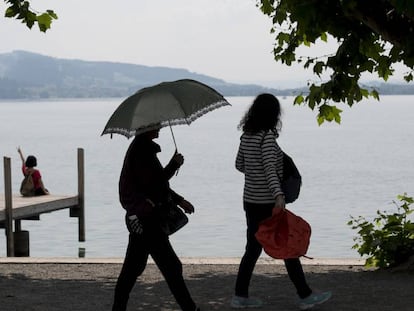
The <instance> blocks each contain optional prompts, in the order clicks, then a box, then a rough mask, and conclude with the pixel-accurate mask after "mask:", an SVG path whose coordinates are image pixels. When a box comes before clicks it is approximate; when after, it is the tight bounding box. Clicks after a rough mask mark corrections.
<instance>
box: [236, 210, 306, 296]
mask: <svg viewBox="0 0 414 311" xmlns="http://www.w3.org/2000/svg"><path fill="white" fill-rule="evenodd" d="M273 206H274V204H253V203H248V202H244V210H245V212H246V220H247V243H246V249H245V253H244V255H243V257H242V260H241V262H240V266H239V272H238V275H237V280H236V290H235V294H236V295H237V296H241V297H248V296H249V284H250V279H251V277H252V274H253V270H254V267H255V265H256V262H257V260H258V259H259V257H260V254H261V253H262V249H263V248H262V246H261V245H260V243H259V242H258V241H257V240H256V237H255V233H256V232H257V230H258V228H259V223H260V222H261V221H263V220H264V219H266V218H269V217H271V216H272V209H273ZM284 262H285V267H286V270H287V272H288V275H289V278H290V280H291V281H292V283H293V284H294V286H295V288H296V292H297V294H298V295H299V297H300V298H305V297H307V296H309V295H310V294H311V293H312V290H311V289H310V288H309V286H308V284H307V282H306V278H305V274H304V273H303V269H302V264H301V263H300V260H299V258H291V259H286V260H285V261H284Z"/></svg>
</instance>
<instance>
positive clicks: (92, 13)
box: [0, 0, 336, 88]
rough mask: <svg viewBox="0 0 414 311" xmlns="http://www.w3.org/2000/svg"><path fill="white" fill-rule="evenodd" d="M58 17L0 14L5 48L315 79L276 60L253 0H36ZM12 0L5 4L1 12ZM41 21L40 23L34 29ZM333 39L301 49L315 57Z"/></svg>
mask: <svg viewBox="0 0 414 311" xmlns="http://www.w3.org/2000/svg"><path fill="white" fill-rule="evenodd" d="M30 2H31V7H32V9H34V10H36V11H39V12H42V11H44V10H46V9H53V10H54V11H55V13H56V14H57V15H58V17H59V19H58V20H55V21H54V22H53V23H52V27H51V29H50V30H48V31H47V32H46V33H41V32H40V31H39V30H38V28H37V26H34V27H33V28H32V30H29V29H28V28H27V27H26V26H25V25H23V24H21V23H20V22H19V21H16V20H13V19H9V18H4V17H3V18H0V36H1V38H2V40H1V45H0V53H9V52H11V51H14V50H25V51H30V52H35V53H40V54H43V55H47V56H52V57H57V58H68V59H82V60H90V61H113V62H121V63H131V64H138V65H146V66H164V67H171V68H183V69H187V70H189V71H191V72H196V73H199V74H205V75H209V76H212V77H215V78H219V79H223V80H225V81H227V82H231V83H253V84H259V85H263V86H268V87H273V88H286V87H298V86H304V85H306V83H307V81H308V80H310V79H312V81H314V80H315V79H316V78H315V77H314V76H313V75H312V74H311V72H310V71H309V70H307V71H306V70H305V69H303V68H302V67H301V66H298V65H296V66H291V67H289V66H286V65H283V64H280V63H277V62H276V61H275V60H274V57H273V54H272V49H273V44H274V37H275V35H274V34H271V32H270V29H271V26H272V23H271V20H270V18H269V17H268V16H266V15H264V14H263V13H262V12H261V11H260V9H259V8H258V7H257V6H256V1H255V0H60V1H56V0H31V1H30ZM6 7H7V6H6V3H5V2H4V1H1V2H0V12H1V14H2V15H4V14H3V12H4V11H5V10H6ZM35 27H36V28H35ZM335 47H336V45H335V43H334V42H330V43H328V44H325V45H322V44H319V45H318V46H317V47H313V48H311V49H309V48H307V49H306V50H303V51H302V53H303V55H315V54H317V53H324V54H325V53H327V52H328V51H333V50H335Z"/></svg>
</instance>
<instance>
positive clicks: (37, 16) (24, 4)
mask: <svg viewBox="0 0 414 311" xmlns="http://www.w3.org/2000/svg"><path fill="white" fill-rule="evenodd" d="M4 2H6V3H7V4H8V5H9V7H8V8H7V9H6V13H5V15H4V16H5V17H8V18H16V19H18V20H21V21H22V23H23V24H26V26H27V27H28V28H29V29H32V27H33V25H34V24H35V23H37V25H38V26H39V30H40V31H42V32H46V30H48V29H49V28H50V25H51V24H52V21H53V20H54V19H57V18H58V17H57V15H56V14H55V12H54V11H52V10H46V12H43V13H39V12H36V11H34V10H33V9H32V8H31V7H30V3H29V1H24V0H4Z"/></svg>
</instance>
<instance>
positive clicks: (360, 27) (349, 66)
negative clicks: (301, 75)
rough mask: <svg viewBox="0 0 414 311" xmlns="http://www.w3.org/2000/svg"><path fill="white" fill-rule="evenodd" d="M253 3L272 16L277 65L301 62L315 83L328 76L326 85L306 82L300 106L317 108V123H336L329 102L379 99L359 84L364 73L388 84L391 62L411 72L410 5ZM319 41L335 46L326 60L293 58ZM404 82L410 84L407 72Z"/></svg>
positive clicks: (337, 0) (372, 0) (407, 0)
mask: <svg viewBox="0 0 414 311" xmlns="http://www.w3.org/2000/svg"><path fill="white" fill-rule="evenodd" d="M257 4H258V6H259V7H260V8H261V10H262V12H263V13H264V14H266V15H268V16H269V17H271V18H272V21H273V26H272V30H271V31H272V32H274V33H275V34H276V41H275V46H274V50H273V53H274V56H275V60H276V61H280V62H281V63H283V64H286V65H288V66H291V65H292V64H294V63H301V64H302V65H303V67H304V68H305V69H306V68H311V69H312V70H313V73H314V74H315V76H316V77H317V78H319V79H321V78H323V77H324V74H325V73H329V77H330V78H329V79H328V80H327V81H319V83H318V84H319V85H316V83H312V84H310V86H309V94H308V95H307V96H306V97H302V99H303V101H301V102H300V104H304V105H307V106H308V107H309V108H311V109H312V110H313V109H315V108H316V107H319V115H318V123H320V124H321V123H323V122H324V121H335V122H340V117H339V116H340V113H341V111H340V110H339V109H334V108H333V107H335V106H334V105H333V104H332V103H331V102H335V103H339V102H342V103H346V104H347V105H348V106H353V105H354V104H355V103H357V102H359V101H361V100H362V99H363V98H368V97H373V98H375V99H379V96H378V93H377V92H376V91H369V90H366V89H364V88H361V87H360V86H359V80H360V77H361V76H362V74H363V73H365V72H369V73H371V74H375V75H377V76H378V77H379V78H381V79H383V80H384V81H387V80H388V79H389V78H390V76H392V75H393V73H394V69H393V65H394V64H397V63H403V64H405V65H406V66H407V67H408V68H410V69H414V26H413V25H414V1H411V0H388V1H387V0H384V1H377V0H364V1H357V0H347V1H342V0H318V1H299V0H273V1H271V0H258V1H257ZM374 8H375V9H374ZM393 8H395V10H394V9H393ZM401 29H404V30H406V31H402V30H401ZM318 39H320V40H321V41H323V42H328V40H330V39H331V40H334V42H335V43H338V48H337V50H336V52H334V53H333V54H332V55H329V56H326V55H319V56H316V57H309V56H308V57H307V56H304V55H297V49H298V48H299V47H301V46H307V47H310V48H312V43H314V42H316V41H317V40H318ZM404 79H405V80H406V81H407V82H409V81H412V80H413V74H412V71H411V72H410V73H408V74H406V75H405V77H404ZM294 104H298V98H296V99H295V101H294Z"/></svg>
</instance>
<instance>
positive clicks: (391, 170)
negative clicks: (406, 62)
mask: <svg viewBox="0 0 414 311" xmlns="http://www.w3.org/2000/svg"><path fill="white" fill-rule="evenodd" d="M252 99H253V98H250V97H229V98H228V100H229V102H230V103H231V104H232V106H231V107H224V108H221V109H219V110H215V111H213V112H211V113H209V114H207V115H205V116H204V117H202V118H201V119H198V120H196V121H195V122H194V123H193V124H192V125H191V126H177V127H174V133H175V137H176V140H177V144H178V148H179V151H180V152H181V153H182V154H183V155H184V156H185V164H184V166H183V167H182V168H181V170H180V172H179V174H178V176H176V177H175V178H174V179H173V180H172V182H171V183H172V187H173V189H175V190H176V191H177V192H178V193H181V194H182V195H183V196H185V197H186V198H187V199H188V200H189V201H191V202H192V203H193V204H194V206H195V207H196V213H195V214H194V215H192V216H190V223H189V224H188V225H187V226H186V227H185V228H184V229H182V230H181V231H180V232H178V233H176V234H175V235H173V236H172V237H171V240H172V242H173V244H174V247H175V249H176V251H177V253H178V254H179V255H180V256H191V257H197V256H212V257H216V256H222V257H237V256H240V255H241V254H242V252H243V248H244V235H245V232H244V230H245V225H244V214H243V210H242V201H241V197H242V187H243V176H242V175H241V174H240V173H238V172H237V171H236V170H235V169H234V157H235V154H236V151H237V147H238V141H239V136H240V132H239V131H238V130H237V129H236V127H237V124H238V121H239V120H240V117H241V116H242V114H243V113H244V111H245V109H246V108H247V106H248V105H249V104H250V103H251V101H252ZM121 101H122V99H108V100H72V101H33V102H0V154H1V155H2V156H8V157H11V158H12V178H13V190H14V192H17V191H18V187H19V184H20V181H21V179H22V176H21V172H20V159H19V157H18V154H17V151H16V147H17V146H19V145H20V146H21V148H22V149H23V152H24V154H25V155H26V156H27V155H28V154H34V155H36V156H37V158H38V168H39V169H40V170H41V172H42V175H43V179H44V182H45V184H46V186H47V187H48V188H49V190H50V191H51V192H53V193H56V194H76V190H77V184H76V183H77V176H76V174H77V172H76V149H77V148H78V147H82V148H84V149H85V167H86V172H85V178H86V186H85V190H86V226H87V231H86V239H87V241H86V242H84V243H79V242H77V222H76V219H74V218H69V217H68V211H67V210H63V211H59V212H54V213H51V214H44V215H42V216H41V221H23V222H22V226H23V229H24V230H29V231H30V247H31V256H33V257H39V256H44V257H49V256H50V257H51V256H56V257H60V256H62V257H63V256H71V257H76V256H78V248H79V247H84V248H85V249H86V257H122V256H123V255H124V251H125V247H126V243H127V231H126V229H125V226H124V224H123V217H124V215H123V210H122V208H121V207H120V205H119V203H118V197H117V183H118V177H119V172H120V169H121V164H122V160H123V157H124V153H125V151H126V149H127V147H128V145H129V143H130V142H131V141H130V140H127V139H126V138H125V137H122V136H118V135H115V136H114V137H113V139H110V137H109V136H108V135H106V136H103V137H101V136H100V134H101V132H102V130H103V127H104V125H105V123H106V121H107V120H108V118H109V117H110V115H111V114H112V112H113V111H114V110H115V108H116V107H117V106H118V105H119V104H120V102H121ZM281 101H282V105H283V107H284V114H283V121H284V123H283V131H282V134H281V137H280V140H279V143H280V145H281V146H282V148H284V150H285V151H287V152H288V153H290V154H291V155H292V156H293V157H294V158H295V161H296V163H297V165H298V167H299V169H300V170H301V173H302V176H303V188H302V192H301V197H300V198H299V200H298V201H297V202H295V203H294V204H291V205H290V207H289V208H290V209H291V210H292V211H293V212H295V213H297V214H298V215H300V216H302V217H304V218H305V219H306V220H308V221H309V223H310V224H311V225H312V229H313V233H312V240H311V246H310V249H309V252H308V255H310V256H314V257H341V258H346V257H358V254H357V252H356V251H355V250H352V249H351V247H352V245H353V237H354V236H355V234H356V232H355V231H353V230H351V229H350V227H349V226H347V224H346V223H347V222H348V220H349V216H350V215H353V216H358V215H363V216H366V217H369V218H372V217H374V216H375V213H376V210H377V209H381V210H390V209H393V207H394V205H393V203H392V201H393V200H395V198H396V195H397V194H401V193H404V192H407V193H408V194H411V195H414V165H413V164H414V157H413V152H414V145H413V141H414V124H413V122H412V120H413V118H414V97H413V96H383V97H382V98H381V101H380V102H376V101H367V102H364V103H361V104H357V105H356V106H355V107H354V108H352V109H347V108H345V107H344V113H343V120H342V124H341V125H336V124H327V125H323V126H321V127H318V125H317V124H316V121H315V113H314V112H312V111H311V110H309V109H308V108H305V107H296V106H295V107H293V106H292V104H291V103H292V98H289V97H288V98H286V99H281ZM158 142H159V143H160V145H161V147H162V149H163V151H162V154H161V155H160V158H161V161H162V162H163V163H166V162H167V161H168V160H169V158H170V157H171V155H172V154H173V152H174V145H173V141H172V138H171V133H170V132H169V129H164V130H162V131H161V135H160V138H159V140H158ZM0 173H1V176H2V177H1V180H0V187H1V188H0V189H1V190H0V191H1V192H4V190H3V189H4V185H3V165H1V168H0ZM3 232H4V231H3ZM2 236H3V237H2V238H0V256H5V236H4V234H3V235H2Z"/></svg>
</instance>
